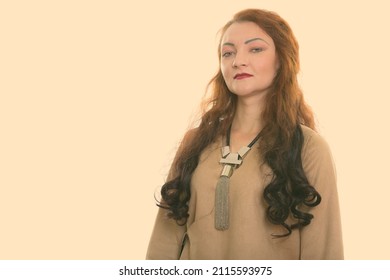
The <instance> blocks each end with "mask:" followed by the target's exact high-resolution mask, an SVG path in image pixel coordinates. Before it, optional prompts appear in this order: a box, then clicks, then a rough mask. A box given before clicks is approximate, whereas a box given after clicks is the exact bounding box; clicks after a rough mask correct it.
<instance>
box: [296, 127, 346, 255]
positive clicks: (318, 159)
mask: <svg viewBox="0 0 390 280" xmlns="http://www.w3.org/2000/svg"><path fill="white" fill-rule="evenodd" d="M306 129H307V128H306ZM302 164H303V169H304V171H305V173H306V177H307V179H308V181H309V183H310V184H311V185H312V186H313V187H314V188H315V189H316V190H317V191H318V192H319V194H320V195H321V198H322V200H321V203H320V204H319V205H317V206H316V207H314V208H310V213H311V214H313V215H314V218H313V219H312V220H311V223H310V224H309V225H308V226H306V227H304V228H303V229H302V230H301V232H300V233H301V259H309V260H310V259H311V260H315V259H322V260H326V259H328V260H329V259H332V260H337V259H343V258H344V251H343V242H342V232H341V218H340V208H339V200H338V194H337V178H336V171H335V167H334V163H333V159H332V155H331V151H330V149H329V146H328V144H327V143H326V141H325V140H324V139H323V138H322V137H321V136H320V135H319V134H317V133H316V132H314V131H310V133H308V135H305V142H304V146H303V150H302Z"/></svg>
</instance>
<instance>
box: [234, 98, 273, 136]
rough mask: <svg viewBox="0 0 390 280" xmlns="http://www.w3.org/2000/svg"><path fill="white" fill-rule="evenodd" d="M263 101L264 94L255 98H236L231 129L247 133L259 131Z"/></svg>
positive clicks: (261, 125)
mask: <svg viewBox="0 0 390 280" xmlns="http://www.w3.org/2000/svg"><path fill="white" fill-rule="evenodd" d="M264 103H265V102H264V95H261V96H259V97H257V98H255V97H252V98H238V100H237V107H236V113H235V115H234V118H233V123H232V131H235V132H236V133H242V134H247V135H249V134H257V133H259V131H260V130H261V129H262V128H263V122H262V113H263V109H264Z"/></svg>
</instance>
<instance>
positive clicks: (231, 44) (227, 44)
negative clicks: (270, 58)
mask: <svg viewBox="0 0 390 280" xmlns="http://www.w3.org/2000/svg"><path fill="white" fill-rule="evenodd" d="M256 40H260V41H263V42H264V43H266V44H267V45H269V43H268V42H267V41H266V40H264V39H262V38H258V37H256V38H252V39H249V40H246V41H245V42H244V44H249V43H250V42H253V41H256ZM223 46H233V47H234V44H233V43H230V42H226V43H224V44H223Z"/></svg>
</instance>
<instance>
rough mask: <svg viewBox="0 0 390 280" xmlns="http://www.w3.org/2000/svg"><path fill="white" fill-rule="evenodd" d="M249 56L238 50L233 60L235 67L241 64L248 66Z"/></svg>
mask: <svg viewBox="0 0 390 280" xmlns="http://www.w3.org/2000/svg"><path fill="white" fill-rule="evenodd" d="M247 59H248V57H247V56H246V55H245V54H244V53H242V52H237V53H236V55H235V57H234V60H233V68H238V67H240V66H247V65H248V60H247Z"/></svg>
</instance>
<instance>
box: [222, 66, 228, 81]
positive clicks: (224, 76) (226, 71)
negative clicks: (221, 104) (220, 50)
mask: <svg viewBox="0 0 390 280" xmlns="http://www.w3.org/2000/svg"><path fill="white" fill-rule="evenodd" d="M220 68H221V73H222V76H223V78H224V79H225V81H226V78H227V77H228V76H229V71H228V68H227V67H226V65H224V64H223V63H221V65H220Z"/></svg>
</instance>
